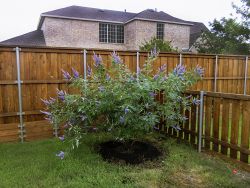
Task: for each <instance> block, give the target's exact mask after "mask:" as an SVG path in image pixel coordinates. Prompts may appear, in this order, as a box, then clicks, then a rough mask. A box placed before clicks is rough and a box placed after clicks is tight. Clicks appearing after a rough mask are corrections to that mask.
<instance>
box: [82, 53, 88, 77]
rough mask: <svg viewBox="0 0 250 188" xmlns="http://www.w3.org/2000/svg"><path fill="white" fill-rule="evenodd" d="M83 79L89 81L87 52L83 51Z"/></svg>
mask: <svg viewBox="0 0 250 188" xmlns="http://www.w3.org/2000/svg"><path fill="white" fill-rule="evenodd" d="M83 78H84V80H85V81H86V80H87V50H86V49H84V50H83Z"/></svg>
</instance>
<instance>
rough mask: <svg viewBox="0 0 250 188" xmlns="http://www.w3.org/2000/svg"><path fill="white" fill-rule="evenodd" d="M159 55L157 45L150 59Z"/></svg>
mask: <svg viewBox="0 0 250 188" xmlns="http://www.w3.org/2000/svg"><path fill="white" fill-rule="evenodd" d="M158 55H159V52H158V51H157V48H156V45H155V47H154V48H153V49H152V50H151V52H150V57H152V58H156V57H157V56H158Z"/></svg>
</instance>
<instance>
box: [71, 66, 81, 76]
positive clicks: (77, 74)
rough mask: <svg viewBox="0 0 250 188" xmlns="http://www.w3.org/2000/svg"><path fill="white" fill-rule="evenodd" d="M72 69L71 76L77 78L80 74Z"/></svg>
mask: <svg viewBox="0 0 250 188" xmlns="http://www.w3.org/2000/svg"><path fill="white" fill-rule="evenodd" d="M72 71H73V76H74V78H79V77H80V74H79V72H78V71H77V70H75V69H74V68H72Z"/></svg>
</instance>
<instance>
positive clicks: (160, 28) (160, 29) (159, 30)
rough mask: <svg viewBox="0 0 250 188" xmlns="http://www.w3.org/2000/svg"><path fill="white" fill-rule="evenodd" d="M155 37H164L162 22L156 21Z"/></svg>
mask: <svg viewBox="0 0 250 188" xmlns="http://www.w3.org/2000/svg"><path fill="white" fill-rule="evenodd" d="M156 38H157V39H161V40H163V39H164V24H163V23H157V29H156Z"/></svg>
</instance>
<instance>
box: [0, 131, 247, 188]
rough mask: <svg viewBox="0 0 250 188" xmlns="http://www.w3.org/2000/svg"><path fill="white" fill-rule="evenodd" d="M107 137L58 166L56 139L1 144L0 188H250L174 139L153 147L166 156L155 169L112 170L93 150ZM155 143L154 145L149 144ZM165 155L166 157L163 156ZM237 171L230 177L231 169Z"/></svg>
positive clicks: (90, 140)
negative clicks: (163, 152)
mask: <svg viewBox="0 0 250 188" xmlns="http://www.w3.org/2000/svg"><path fill="white" fill-rule="evenodd" d="M107 139H108V138H107V137H104V136H100V135H92V136H87V139H86V141H85V142H84V144H82V145H81V147H80V148H79V149H78V150H74V152H72V153H71V154H69V155H66V157H65V158H64V159H63V160H61V159H59V158H58V157H56V156H55V154H56V153H57V152H58V151H60V150H62V149H63V148H64V147H66V146H65V145H62V143H61V142H59V141H58V140H56V139H50V140H44V141H36V142H31V143H24V144H19V143H17V144H0V153H1V155H0V187H1V188H5V187H6V188H9V187H11V188H13V187H14V188H15V187H18V188H19V187H25V188H28V187H46V188H47V187H74V188H75V187H83V188H84V187H86V188H91V187H95V188H96V187H97V188H99V187H100V188H102V187H105V188H112V187H115V188H116V187H117V188H118V187H121V188H123V187H162V188H166V187H240V188H241V187H242V188H244V187H249V186H250V175H249V173H247V172H244V171H242V170H239V169H238V167H237V166H232V165H231V164H229V163H225V162H223V161H222V160H220V159H218V158H214V157H212V156H208V155H206V154H199V153H197V152H196V151H195V150H194V149H193V148H192V147H190V146H188V145H185V144H180V143H177V142H176V140H174V139H166V140H162V141H157V142H158V144H159V145H161V146H162V148H163V149H164V150H165V151H166V152H165V153H168V154H166V155H165V156H164V157H163V159H161V160H160V162H159V164H147V165H146V166H137V167H135V166H125V165H117V164H110V163H107V162H105V161H103V160H102V158H101V157H100V156H99V155H98V154H97V153H96V152H95V149H94V145H95V144H96V143H98V142H101V141H103V140H107ZM151 139H152V140H153V141H155V139H153V138H151ZM167 151H168V152H167ZM235 168H236V169H238V172H237V174H233V173H232V170H233V169H235Z"/></svg>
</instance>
